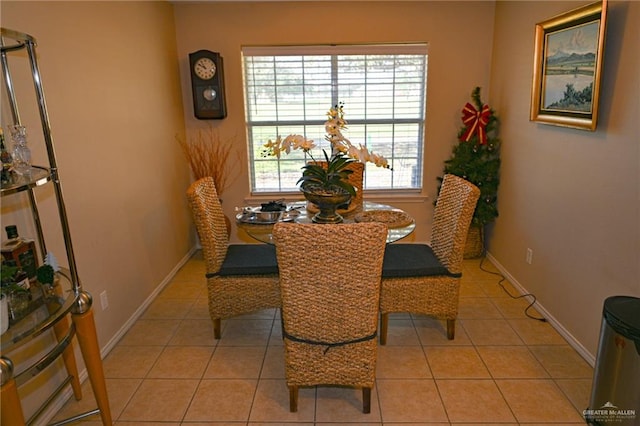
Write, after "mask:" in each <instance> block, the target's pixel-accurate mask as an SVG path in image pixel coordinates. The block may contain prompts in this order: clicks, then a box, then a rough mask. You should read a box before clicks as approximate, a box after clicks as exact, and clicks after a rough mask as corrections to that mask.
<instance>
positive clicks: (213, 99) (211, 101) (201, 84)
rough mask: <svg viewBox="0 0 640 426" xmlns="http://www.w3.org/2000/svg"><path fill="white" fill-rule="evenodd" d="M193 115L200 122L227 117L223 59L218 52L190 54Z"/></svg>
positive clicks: (204, 51)
mask: <svg viewBox="0 0 640 426" xmlns="http://www.w3.org/2000/svg"><path fill="white" fill-rule="evenodd" d="M189 65H190V67H191V91H192V94H193V113H194V115H195V116H196V118H198V119H200V120H209V119H220V118H225V117H226V116H227V106H226V100H225V96H224V73H223V69H222V57H221V56H220V54H219V53H218V52H211V51H209V50H198V51H197V52H193V53H189Z"/></svg>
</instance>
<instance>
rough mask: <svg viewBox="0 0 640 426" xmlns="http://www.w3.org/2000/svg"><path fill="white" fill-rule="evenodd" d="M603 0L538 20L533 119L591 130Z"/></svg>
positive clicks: (597, 89) (601, 41) (599, 65)
mask: <svg viewBox="0 0 640 426" xmlns="http://www.w3.org/2000/svg"><path fill="white" fill-rule="evenodd" d="M606 9H607V0H602V1H599V2H597V3H592V4H588V5H586V6H583V7H581V8H579V9H575V10H572V11H570V12H567V13H564V14H562V15H559V16H556V17H554V18H551V19H549V20H547V21H544V22H540V23H538V24H536V32H535V53H534V69H533V86H532V88H531V116H530V119H531V120H532V121H537V122H540V123H544V124H552V125H556V126H565V127H573V128H577V129H586V130H591V131H593V130H595V128H596V123H597V118H598V99H599V95H600V76H601V73H602V57H603V53H604V52H603V48H604V34H605V23H606Z"/></svg>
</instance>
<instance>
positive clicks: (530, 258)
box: [525, 248, 533, 265]
mask: <svg viewBox="0 0 640 426" xmlns="http://www.w3.org/2000/svg"><path fill="white" fill-rule="evenodd" d="M525 260H526V262H527V263H528V264H529V265H531V262H533V250H531V249H530V248H528V249H527V256H526V257H525Z"/></svg>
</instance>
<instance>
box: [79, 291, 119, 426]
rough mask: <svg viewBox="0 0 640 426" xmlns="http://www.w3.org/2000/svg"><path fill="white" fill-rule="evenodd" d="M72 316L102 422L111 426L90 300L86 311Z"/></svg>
mask: <svg viewBox="0 0 640 426" xmlns="http://www.w3.org/2000/svg"><path fill="white" fill-rule="evenodd" d="M89 300H90V296H89ZM85 307H86V305H85ZM71 317H72V318H73V323H74V324H75V326H76V335H77V337H78V343H79V345H80V351H81V352H82V358H83V359H84V363H85V365H86V367H87V373H89V380H90V381H91V388H92V389H93V395H94V396H95V398H96V402H97V403H98V408H99V409H100V417H102V424H103V425H109V426H111V425H112V420H111V410H110V409H109V397H108V395H107V386H106V384H105V380H104V371H103V369H102V359H101V357H100V346H99V345H98V336H96V327H95V321H94V319H93V311H92V310H91V304H90V302H89V303H88V309H87V310H86V311H84V312H75V311H74V312H73V313H72V316H71Z"/></svg>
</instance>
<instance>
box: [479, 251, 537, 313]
mask: <svg viewBox="0 0 640 426" xmlns="http://www.w3.org/2000/svg"><path fill="white" fill-rule="evenodd" d="M486 258H487V257H486V256H485V250H484V249H483V250H482V258H481V259H480V270H482V271H484V272H487V273H489V274H492V275H497V276H499V277H500V281H498V285H499V286H500V288H502V290H503V291H504V292H505V293H506V294H507V295H508V296H509V297H511V298H512V299H523V298H526V297H530V298H531V299H532V300H531V302H530V303H529V305H528V306H527V307H526V308H525V309H524V314H525V315H526V316H527V317H529V318H531V319H534V320H536V321H540V322H547V319H546V318H544V317H537V316H534V315H531V314H530V313H529V309H531V308H532V307H533V305H535V304H536V301H537V299H536V296H535V295H534V294H533V293H527V294H521V295H519V296H515V295H513V294H511V293H510V292H509V290H507V288H506V287H505V286H504V284H503V282H504V281H506V278H505V276H504V275H502V274H501V273H499V272H493V271H490V270H488V269H485V268H483V264H484V261H485V259H486Z"/></svg>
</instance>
